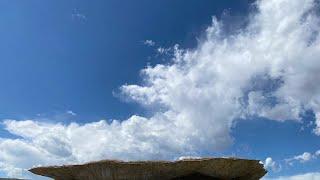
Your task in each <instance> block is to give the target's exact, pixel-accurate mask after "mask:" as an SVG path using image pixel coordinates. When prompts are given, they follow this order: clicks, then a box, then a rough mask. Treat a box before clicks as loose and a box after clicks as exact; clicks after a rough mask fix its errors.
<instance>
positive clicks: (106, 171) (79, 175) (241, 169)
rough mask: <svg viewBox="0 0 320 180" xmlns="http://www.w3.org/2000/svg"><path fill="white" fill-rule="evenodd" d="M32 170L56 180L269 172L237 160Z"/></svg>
mask: <svg viewBox="0 0 320 180" xmlns="http://www.w3.org/2000/svg"><path fill="white" fill-rule="evenodd" d="M29 171H31V172H32V173H34V174H37V175H42V176H47V177H51V178H53V179H55V180H109V179H110V180H126V179H134V180H174V179H199V180H200V179H221V180H258V179H260V178H261V177H263V176H264V175H265V174H266V173H267V171H266V170H265V169H264V168H263V165H262V164H260V163H259V161H258V160H247V159H235V158H205V159H187V160H181V161H173V162H172V161H134V162H124V161H113V160H103V161H98V162H90V163H87V164H82V165H66V166H49V167H36V168H33V169H30V170H29Z"/></svg>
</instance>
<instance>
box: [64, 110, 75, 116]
mask: <svg viewBox="0 0 320 180" xmlns="http://www.w3.org/2000/svg"><path fill="white" fill-rule="evenodd" d="M66 113H67V114H70V115H71V116H76V115H77V113H75V112H73V111H71V110H68V111H67V112H66Z"/></svg>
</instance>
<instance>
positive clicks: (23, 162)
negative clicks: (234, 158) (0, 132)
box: [0, 0, 320, 174]
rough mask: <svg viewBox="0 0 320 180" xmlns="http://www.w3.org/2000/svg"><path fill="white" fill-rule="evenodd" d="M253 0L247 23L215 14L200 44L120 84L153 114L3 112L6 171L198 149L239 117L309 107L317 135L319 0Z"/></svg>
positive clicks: (295, 115) (220, 142) (219, 142)
mask: <svg viewBox="0 0 320 180" xmlns="http://www.w3.org/2000/svg"><path fill="white" fill-rule="evenodd" d="M256 7H257V12H255V13H252V14H251V15H250V20H249V22H248V25H247V26H246V27H244V28H242V29H239V30H238V31H236V32H233V33H232V34H226V33H224V32H225V31H224V24H223V22H220V21H218V20H217V19H216V18H215V17H213V20H212V25H211V26H210V27H208V28H207V30H206V32H205V33H206V37H205V38H204V40H202V41H201V42H199V45H198V46H197V47H195V48H194V49H181V48H179V47H178V46H176V47H175V48H174V57H173V58H172V60H170V62H168V63H166V64H158V65H155V66H152V67H151V66H149V67H147V68H145V69H143V70H142V78H143V80H144V82H143V83H142V84H132V85H123V86H122V87H121V88H120V89H121V92H122V93H123V94H124V95H126V96H127V97H128V98H131V99H132V100H133V101H136V102H138V103H140V104H142V105H144V106H146V107H148V106H152V107H154V106H157V107H159V108H158V109H159V110H158V111H156V112H155V113H154V115H152V116H151V117H142V116H138V115H134V116H132V117H130V118H129V119H127V120H123V121H119V120H114V121H112V122H111V123H107V122H106V121H103V120H102V121H99V122H91V123H86V124H77V123H71V124H66V125H65V124H59V123H58V124H52V123H51V124H50V123H41V122H38V121H37V120H24V121H16V120H6V121H4V126H5V128H6V129H7V130H8V131H9V132H10V133H11V134H13V135H16V136H17V138H3V139H0V154H1V155H2V156H0V162H1V171H5V172H6V173H8V174H10V173H12V172H19V171H20V170H24V169H25V168H29V167H31V166H33V165H37V164H42V165H49V164H63V163H74V162H85V161H90V160H97V159H102V158H111V159H113V158H117V159H124V160H135V159H174V158H177V157H180V156H201V155H203V154H205V153H206V152H212V151H215V150H221V149H224V148H226V147H228V146H229V145H230V144H232V142H233V138H232V137H231V135H230V132H231V128H232V126H233V125H234V123H235V121H237V120H239V119H241V118H247V117H250V116H260V117H265V118H268V119H271V120H277V121H285V120H295V121H300V116H301V114H303V113H304V111H305V110H312V111H313V112H314V113H315V115H316V123H315V124H316V127H315V128H314V133H315V134H317V135H320V84H319V83H316V82H319V80H320V79H319V78H320V64H319V63H320V61H319V57H320V38H319V29H320V26H319V24H320V23H319V17H318V15H317V14H316V11H315V8H318V7H317V5H316V1H315V0H260V1H257V2H256ZM149 44H150V43H149ZM271 160H272V159H271ZM271 162H272V161H271ZM271 162H270V163H271ZM270 165H272V163H271V164H270Z"/></svg>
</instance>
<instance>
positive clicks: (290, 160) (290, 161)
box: [285, 150, 320, 165]
mask: <svg viewBox="0 0 320 180" xmlns="http://www.w3.org/2000/svg"><path fill="white" fill-rule="evenodd" d="M319 156H320V150H318V151H316V152H315V153H313V154H312V153H310V152H304V153H302V154H300V155H297V156H294V157H292V158H288V159H285V161H286V162H287V163H288V164H290V165H293V162H295V161H298V162H300V163H305V162H308V161H310V160H312V159H317V158H319Z"/></svg>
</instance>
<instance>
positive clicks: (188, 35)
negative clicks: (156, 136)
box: [0, 0, 250, 121]
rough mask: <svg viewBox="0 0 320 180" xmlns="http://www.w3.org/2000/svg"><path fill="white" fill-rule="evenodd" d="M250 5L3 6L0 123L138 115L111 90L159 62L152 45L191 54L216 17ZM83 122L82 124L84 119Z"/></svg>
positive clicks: (59, 0) (59, 1) (36, 1)
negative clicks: (178, 48) (66, 115)
mask: <svg viewBox="0 0 320 180" xmlns="http://www.w3.org/2000/svg"><path fill="white" fill-rule="evenodd" d="M248 4H249V3H248V1H247V0H241V1H234V0H226V1H211V0H204V1H183V0H177V1H171V0H167V1H163V0H159V1H148V0H144V1H139V3H138V2H136V1H130V0H127V1H116V0H114V1H102V0H101V1H89V0H88V1H83V0H73V1H64V0H55V1H41V0H33V1H12V0H10V1H9V0H7V1H1V2H0V26H1V28H0V39H1V41H0V51H1V52H0V83H1V87H2V88H1V89H0V99H1V101H0V109H1V114H0V116H1V118H30V117H34V116H35V115H36V114H39V113H42V114H59V113H61V112H64V111H66V110H72V111H74V112H76V113H77V114H78V117H77V118H78V120H81V119H83V120H84V119H85V120H86V121H88V120H89V121H94V120H97V119H100V118H115V119H125V118H127V117H128V116H130V115H131V114H134V113H137V112H138V113H143V111H142V110H141V109H139V108H138V107H136V106H137V105H136V104H127V103H124V102H122V101H120V100H119V99H118V98H115V97H114V96H113V95H112V92H113V91H117V89H118V87H119V86H121V85H122V84H125V83H129V84H130V83H134V82H137V81H139V80H140V78H139V70H140V69H142V68H143V67H145V66H146V65H147V64H148V63H151V64H156V63H158V62H163V60H161V59H160V58H158V59H157V58H151V60H150V58H148V57H154V55H155V49H154V48H150V47H146V46H145V45H143V43H142V42H143V41H144V40H146V39H152V40H153V41H155V42H156V43H157V44H158V45H161V46H164V47H169V46H172V45H174V44H176V43H178V44H180V45H181V46H182V47H194V46H195V45H196V38H197V37H200V36H201V33H202V32H203V31H204V30H205V28H206V27H207V26H208V25H210V23H211V17H212V16H213V15H216V16H218V17H219V16H220V15H221V14H222V13H223V12H224V11H225V10H228V11H229V12H231V11H232V15H234V16H238V17H239V16H241V15H244V14H246V13H247V11H248V8H249V7H250V6H248ZM81 121H82V120H81Z"/></svg>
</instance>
